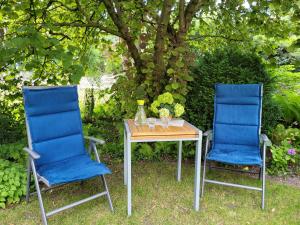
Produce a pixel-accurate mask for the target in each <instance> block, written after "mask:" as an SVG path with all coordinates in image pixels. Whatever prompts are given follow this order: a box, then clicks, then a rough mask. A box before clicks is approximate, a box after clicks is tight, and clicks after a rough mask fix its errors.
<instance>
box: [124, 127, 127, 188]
mask: <svg viewBox="0 0 300 225" xmlns="http://www.w3.org/2000/svg"><path fill="white" fill-rule="evenodd" d="M124 184H125V185H127V135H126V131H125V130H124Z"/></svg>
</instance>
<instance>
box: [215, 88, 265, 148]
mask: <svg viewBox="0 0 300 225" xmlns="http://www.w3.org/2000/svg"><path fill="white" fill-rule="evenodd" d="M262 89H263V86H262V85H261V84H239V85H234V84H216V86H215V91H216V93H215V106H214V107H215V113H214V124H213V145H214V146H215V145H218V146H219V147H220V146H221V148H226V146H229V145H230V146H234V145H236V146H238V145H247V146H257V147H258V146H259V135H260V129H261V113H262ZM219 147H218V148H219Z"/></svg>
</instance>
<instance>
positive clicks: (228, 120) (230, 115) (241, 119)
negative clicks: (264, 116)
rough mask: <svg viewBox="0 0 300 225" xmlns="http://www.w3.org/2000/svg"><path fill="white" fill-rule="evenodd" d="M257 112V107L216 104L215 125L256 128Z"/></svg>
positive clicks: (257, 122)
mask: <svg viewBox="0 0 300 225" xmlns="http://www.w3.org/2000/svg"><path fill="white" fill-rule="evenodd" d="M258 110H259V106H258V105H242V106H241V105H229V104H226V105H224V104H218V111H217V112H216V113H217V115H216V123H218V124H219V123H224V124H240V125H250V126H251V125H255V126H258V125H259V118H258V117H257V115H256V113H257V111H258ZM241 115H243V116H241Z"/></svg>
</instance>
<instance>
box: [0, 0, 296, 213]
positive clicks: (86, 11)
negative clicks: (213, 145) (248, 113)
mask: <svg viewBox="0 0 300 225" xmlns="http://www.w3.org/2000/svg"><path fill="white" fill-rule="evenodd" d="M299 13H300V4H299V2H297V1H280V0H271V1H260V0H258V1H251V0H248V1H241V0H233V1H205V0H203V1H196V0H191V1H184V0H179V1H172V0H164V1H112V0H103V1H85V0H81V1H79V0H76V1H69V0H61V1H52V0H47V1H34V0H32V1H6V0H2V1H0V40H1V43H0V208H6V207H13V206H12V204H15V203H18V202H20V201H22V198H23V196H24V195H25V183H26V169H25V168H26V155H25V153H24V152H23V151H22V148H23V147H24V146H26V145H27V140H26V128H25V123H24V109H23V104H22V91H21V87H22V86H23V85H67V84H79V82H80V80H81V85H80V90H79V91H80V107H81V113H82V118H83V125H84V132H85V133H86V134H87V135H90V136H96V137H99V138H103V139H104V140H105V141H106V145H104V146H103V147H102V149H101V155H102V156H103V157H104V158H105V161H107V162H109V163H111V164H119V163H121V162H122V160H123V124H122V120H123V119H124V118H133V117H134V115H135V112H136V110H137V104H136V100H137V99H140V98H142V99H145V106H146V107H145V109H146V114H147V116H157V115H155V114H154V113H153V112H152V111H151V109H150V105H151V103H152V102H153V101H154V100H155V99H156V98H157V96H158V95H159V94H162V93H164V92H170V93H171V94H172V95H173V97H174V99H175V100H176V101H177V102H180V103H181V104H183V105H184V106H185V114H184V116H183V118H184V119H186V120H187V121H189V122H191V123H192V124H194V125H195V126H197V127H198V128H200V129H202V130H203V131H205V130H207V129H210V128H211V126H212V118H213V113H214V112H213V109H214V107H213V96H214V84H215V83H263V84H264V99H263V126H262V131H263V132H264V133H266V134H267V135H268V136H269V137H270V139H271V141H272V142H273V146H272V147H271V149H270V150H269V152H268V154H267V155H268V161H267V167H268V173H269V175H273V176H295V177H297V176H299V175H300V34H299V30H300V25H299V21H300V14H299ZM176 149H177V148H176V143H155V144H135V145H134V147H133V154H132V157H133V160H134V161H139V162H141V161H143V162H153V161H173V160H175V159H176V156H177V150H176ZM184 149H185V150H184V151H183V158H184V159H185V160H187V161H188V162H189V159H192V158H193V157H194V153H195V152H194V147H193V146H192V145H191V144H189V143H188V144H186V145H185V146H184ZM242 169H244V170H249V169H251V168H248V167H247V168H242ZM298 179H299V178H298Z"/></svg>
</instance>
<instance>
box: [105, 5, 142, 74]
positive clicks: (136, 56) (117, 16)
mask: <svg viewBox="0 0 300 225" xmlns="http://www.w3.org/2000/svg"><path fill="white" fill-rule="evenodd" d="M103 3H104V5H105V7H106V10H107V12H108V14H109V15H110V17H111V19H112V21H113V22H114V24H115V25H116V27H117V28H118V30H119V33H120V37H122V38H123V39H124V41H125V42H126V44H127V47H128V50H129V52H130V55H131V57H132V58H133V60H134V64H135V67H136V69H137V73H138V76H141V75H142V74H143V73H142V67H143V61H142V59H141V56H140V53H139V51H138V49H137V47H136V46H135V44H134V38H133V37H132V36H131V34H130V32H129V29H128V26H127V25H126V24H125V23H124V22H123V20H122V15H121V14H122V13H121V12H120V8H119V7H118V9H116V8H115V7H114V3H113V2H112V0H103ZM115 4H116V5H118V4H117V3H115ZM118 6H119V5H118ZM138 79H139V78H138Z"/></svg>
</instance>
